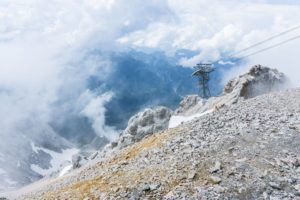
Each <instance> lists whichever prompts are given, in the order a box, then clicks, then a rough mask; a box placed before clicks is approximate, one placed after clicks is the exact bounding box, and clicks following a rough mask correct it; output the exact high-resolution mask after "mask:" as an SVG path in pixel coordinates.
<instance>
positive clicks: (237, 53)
mask: <svg viewBox="0 0 300 200" xmlns="http://www.w3.org/2000/svg"><path fill="white" fill-rule="evenodd" d="M297 29H300V25H297V26H295V27H293V28H290V29H288V30H286V31H283V32H281V33H278V34H276V35H273V36H272V37H269V38H267V39H265V40H262V41H260V42H258V43H255V44H253V45H251V46H249V47H247V48H244V49H241V50H239V51H237V52H235V53H233V54H230V55H229V56H226V57H228V58H232V57H234V56H237V55H239V54H241V53H243V52H245V51H247V50H249V49H252V48H254V47H256V46H259V45H262V44H264V43H266V42H268V41H271V40H273V39H275V38H277V37H279V36H282V35H285V34H287V33H289V32H292V31H294V30H297ZM295 39H297V38H295ZM290 40H294V39H293V38H291V39H288V40H287V41H290ZM283 43H285V41H284V42H283ZM277 45H278V44H276V45H272V47H273V46H277ZM279 45H281V44H279ZM279 45H278V46H279ZM264 49H266V50H267V49H269V47H267V48H264ZM264 49H262V50H263V51H265V50H264ZM259 52H261V50H259ZM249 56H251V55H250V54H249V55H247V56H246V57H249ZM224 59H225V57H223V58H221V59H218V60H216V61H214V62H213V63H217V62H220V61H222V60H224Z"/></svg>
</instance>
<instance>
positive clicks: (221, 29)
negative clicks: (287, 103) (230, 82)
mask: <svg viewBox="0 0 300 200" xmlns="http://www.w3.org/2000/svg"><path fill="white" fill-rule="evenodd" d="M169 7H170V9H171V10H172V12H173V13H174V15H175V16H176V17H175V18H173V20H171V21H166V22H162V21H158V22H155V23H151V24H150V25H149V26H148V27H147V28H146V29H144V30H138V31H135V32H132V33H129V34H127V35H125V36H123V37H122V38H119V40H118V41H119V42H120V43H121V44H124V45H126V44H127V45H129V46H134V47H136V48H140V49H143V48H157V49H160V50H162V51H165V52H168V53H169V54H171V55H172V54H173V53H174V52H175V51H176V50H178V49H189V50H194V51H198V52H199V53H198V55H196V56H194V57H191V58H190V57H186V58H182V59H181V61H180V64H182V65H185V66H194V65H195V64H196V63H197V62H200V61H201V62H208V61H214V60H217V59H219V58H221V57H223V56H225V57H226V56H228V55H230V54H231V53H233V52H236V51H238V50H240V49H243V48H245V47H248V46H250V45H252V44H255V43H257V42H258V41H261V40H264V39H266V38H268V37H270V36H272V35H274V34H277V33H280V32H282V31H285V30H287V29H289V28H291V27H294V26H295V25H298V23H299V22H298V20H297V19H298V18H299V17H300V16H299V15H300V12H299V11H300V3H299V2H298V1H280V0H278V1H262V0H261V1H237V0H228V1H220V0H211V1H207V0H198V1H196V0H195V1H187V2H186V1H185V2H184V3H183V2H182V1H181V0H170V1H169ZM297 33H298V34H300V30H296V31H295V34H297ZM281 39H284V38H281ZM273 42H274V41H273ZM271 44H272V43H271ZM293 44H294V48H292V47H291V46H290V47H287V48H285V47H280V48H279V49H282V50H281V54H280V55H281V56H274V55H278V54H274V51H268V52H266V53H264V54H261V55H263V56H255V57H252V58H251V62H249V63H248V64H247V65H251V64H253V63H261V64H265V65H270V67H278V68H280V69H281V70H282V71H284V72H285V73H287V74H288V75H289V76H291V78H292V79H293V81H294V82H297V80H298V79H296V78H295V77H294V74H293V73H291V72H292V71H297V72H299V71H298V67H297V66H295V63H296V62H294V61H295V60H293V59H292V60H293V61H291V59H290V56H289V54H290V53H293V52H295V51H294V50H295V48H297V47H298V48H299V45H298V44H299V43H297V42H294V43H293ZM245 53H247V52H245ZM240 56H242V55H240ZM268 58H269V59H268ZM267 60H272V62H270V61H267ZM287 62H290V63H289V66H288V67H287V66H286V64H285V63H287ZM279 65H280V66H282V67H280V66H279ZM283 66H284V67H283ZM297 84H298V85H299V84H300V83H299V82H297Z"/></svg>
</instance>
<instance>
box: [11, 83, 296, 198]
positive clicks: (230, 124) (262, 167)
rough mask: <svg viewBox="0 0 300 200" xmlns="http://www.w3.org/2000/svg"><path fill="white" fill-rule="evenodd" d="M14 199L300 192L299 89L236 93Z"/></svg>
mask: <svg viewBox="0 0 300 200" xmlns="http://www.w3.org/2000/svg"><path fill="white" fill-rule="evenodd" d="M15 198H17V199H86V200H87V199H300V89H292V90H288V91H284V92H276V93H271V94H266V95H261V96H257V97H255V98H252V99H248V100H243V101H239V102H238V103H236V104H233V105H230V106H225V107H222V108H220V109H217V110H215V111H214V112H213V113H209V114H207V115H204V116H202V117H200V118H197V119H195V120H194V121H192V122H190V123H187V124H183V125H181V126H179V127H177V128H174V129H168V130H165V131H163V132H159V133H156V134H153V135H151V136H148V137H146V138H145V139H143V140H142V141H140V142H138V143H135V144H133V145H131V146H129V147H126V148H124V149H121V150H119V151H116V152H114V153H113V154H111V155H109V156H106V157H104V158H101V159H100V158H99V159H97V160H95V163H93V164H89V165H87V166H85V167H84V168H82V169H81V170H79V171H75V172H73V173H71V174H69V175H67V176H66V177H63V178H59V179H54V180H51V182H50V183H49V184H45V185H43V186H40V187H39V186H36V187H35V188H34V189H31V191H30V188H29V189H28V190H27V193H26V194H22V195H21V196H15Z"/></svg>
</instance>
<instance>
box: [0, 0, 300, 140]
mask: <svg viewBox="0 0 300 200" xmlns="http://www.w3.org/2000/svg"><path fill="white" fill-rule="evenodd" d="M299 19H300V2H299V1H296V0H251V1H250V0H243V1H240V0H226V1H225V0H188V1H187V0H148V1H140V0H77V1H74V0H47V1H46V0H45V1H41V0H0V90H1V92H0V118H1V119H2V120H1V122H0V126H1V127H3V129H2V130H3V131H2V133H0V134H2V135H5V134H6V135H10V134H11V133H12V132H13V130H14V128H15V126H16V124H18V122H19V121H20V120H23V119H26V118H32V116H35V117H36V118H38V123H48V122H49V121H50V120H51V116H52V115H51V112H52V111H51V107H50V105H51V104H52V103H53V102H55V101H56V100H57V99H58V98H59V97H60V98H61V96H62V95H67V96H68V97H73V96H76V97H78V101H77V100H75V101H77V102H76V103H74V104H72V106H76V107H77V110H78V113H80V114H81V115H84V116H86V117H87V118H89V119H90V120H91V122H92V124H93V128H94V129H95V130H96V132H98V133H99V134H103V130H109V131H107V132H111V131H113V129H112V128H111V127H106V126H105V120H104V118H103V115H104V113H105V109H104V108H103V107H102V108H103V109H102V110H101V109H100V111H98V112H93V106H98V107H99V106H103V105H105V102H107V101H109V99H110V98H111V97H112V96H113V94H103V96H100V97H99V96H95V95H94V94H90V93H91V91H87V89H86V88H85V87H84V85H85V84H84V83H85V81H86V79H87V77H89V76H90V75H91V74H95V73H96V72H99V71H101V72H102V73H101V74H99V76H103V77H105V74H106V73H107V72H108V71H109V69H110V60H109V59H108V58H107V57H105V56H103V55H98V56H90V53H91V52H93V51H95V50H100V51H101V52H126V51H129V50H132V49H134V50H136V51H145V52H149V51H162V52H164V53H165V54H166V55H168V56H170V57H172V56H173V55H174V54H175V53H176V51H177V50H180V49H188V50H192V51H195V52H196V55H195V56H193V57H189V58H182V59H181V60H180V61H179V63H178V64H180V65H183V66H186V67H192V66H193V65H195V64H196V63H198V62H210V61H214V60H216V59H219V58H222V57H226V56H228V55H230V54H232V53H234V52H236V51H238V50H240V49H243V48H245V47H247V46H249V45H251V44H254V43H256V42H258V41H261V40H264V39H265V38H268V37H270V36H272V35H274V34H277V33H280V32H282V31H285V30H287V29H289V28H291V27H294V26H296V25H299ZM299 34H300V30H296V31H294V32H292V33H290V34H289V35H285V36H284V37H282V38H280V39H277V40H275V41H272V42H270V44H274V42H280V41H282V40H283V39H287V38H290V37H293V36H295V35H299ZM267 45H268V44H267ZM299 47H300V40H296V41H293V42H291V43H287V44H285V45H282V46H281V47H279V48H275V49H272V50H270V51H267V52H264V53H261V54H258V55H255V56H252V57H250V58H248V59H247V60H245V61H244V62H243V63H244V64H243V65H240V66H235V68H234V70H232V71H230V72H228V73H226V76H225V77H224V80H225V81H226V80H228V79H229V78H232V77H233V76H235V75H237V74H238V73H241V72H244V71H246V70H247V69H249V66H251V65H254V64H262V65H267V66H270V67H272V68H278V69H279V70H280V71H283V72H285V73H286V74H287V75H288V76H289V77H290V79H291V80H292V81H293V83H294V86H299V85H300V79H299V78H298V75H299V74H300V73H299V72H300V70H299V66H298V55H297V52H298V49H299ZM241 56H242V55H241ZM79 63H80V64H79ZM62 87H63V88H64V89H65V90H64V91H68V92H67V93H64V94H62V93H61V91H62V90H61V88H62ZM87 94H88V95H87ZM83 98H84V100H82V99H83ZM4 119H5V120H4ZM111 135H112V134H110V135H109V137H110V136H111ZM106 136H108V135H106ZM112 139H113V138H112Z"/></svg>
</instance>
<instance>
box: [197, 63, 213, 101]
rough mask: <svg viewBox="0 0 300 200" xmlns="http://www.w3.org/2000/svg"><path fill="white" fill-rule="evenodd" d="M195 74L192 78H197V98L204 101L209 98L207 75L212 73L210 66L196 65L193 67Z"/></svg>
mask: <svg viewBox="0 0 300 200" xmlns="http://www.w3.org/2000/svg"><path fill="white" fill-rule="evenodd" d="M194 69H195V72H194V73H193V74H192V76H196V77H198V80H199V96H201V97H202V98H204V99H207V98H209V97H211V94H210V90H209V85H208V82H209V74H210V73H211V72H213V71H214V68H213V67H212V64H202V63H200V64H197V66H195V67H194Z"/></svg>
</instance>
